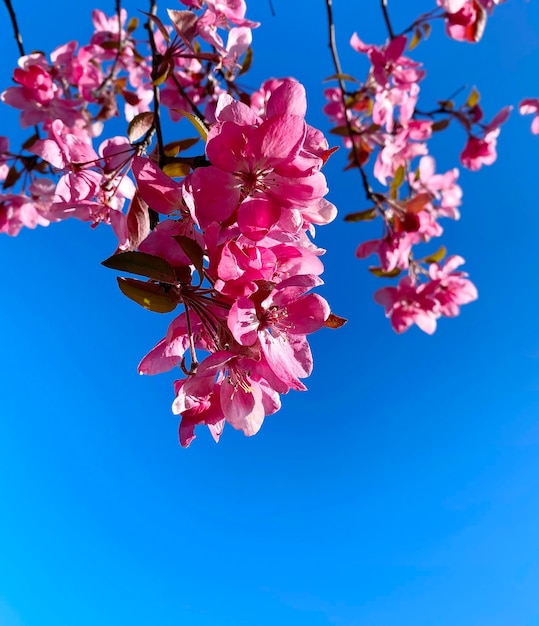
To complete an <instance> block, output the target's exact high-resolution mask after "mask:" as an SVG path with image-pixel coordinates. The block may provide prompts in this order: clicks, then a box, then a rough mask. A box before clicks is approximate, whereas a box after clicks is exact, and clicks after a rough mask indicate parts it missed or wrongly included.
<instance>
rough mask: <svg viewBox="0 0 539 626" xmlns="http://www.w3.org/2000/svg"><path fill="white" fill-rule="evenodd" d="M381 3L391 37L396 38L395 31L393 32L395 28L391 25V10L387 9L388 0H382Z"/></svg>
mask: <svg viewBox="0 0 539 626" xmlns="http://www.w3.org/2000/svg"><path fill="white" fill-rule="evenodd" d="M380 4H381V6H382V13H383V14H384V22H385V23H386V28H387V32H388V33H389V38H390V39H395V33H394V32H393V28H392V27H391V20H390V19H389V12H388V10H387V0H380Z"/></svg>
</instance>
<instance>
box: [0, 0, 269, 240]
mask: <svg viewBox="0 0 539 626" xmlns="http://www.w3.org/2000/svg"><path fill="white" fill-rule="evenodd" d="M184 4H187V5H188V6H189V7H191V10H189V11H169V16H170V18H171V21H172V25H171V26H166V27H165V26H164V25H163V24H162V23H161V21H160V20H159V19H158V18H157V17H155V16H149V19H150V20H151V22H152V24H154V25H155V26H156V29H155V32H153V34H152V38H153V41H154V47H155V50H156V54H155V55H152V54H151V46H150V47H149V48H148V49H147V50H144V51H142V52H141V51H139V50H138V49H137V40H136V39H135V35H134V31H135V29H136V27H137V20H131V21H130V22H129V23H128V24H126V23H127V15H126V12H125V10H123V9H122V10H121V11H120V13H119V15H114V16H112V17H107V16H106V15H105V14H104V13H102V12H101V11H98V10H94V11H93V13H92V22H93V26H94V33H93V35H92V37H91V39H90V42H89V43H88V44H87V45H84V46H80V47H79V46H78V44H77V42H76V41H70V42H68V43H66V44H65V45H63V46H60V47H58V48H56V49H55V50H54V51H53V52H52V54H51V55H50V60H48V59H47V58H46V56H45V55H44V54H43V53H33V54H30V55H26V56H23V57H21V58H20V60H19V67H18V68H17V69H16V70H15V71H14V74H13V79H14V82H15V86H12V87H8V88H7V89H5V90H4V91H3V92H2V93H1V95H0V99H1V100H2V101H3V102H4V103H6V104H8V105H10V106H12V107H14V108H16V109H19V110H20V111H21V114H20V124H21V126H22V128H28V127H32V126H33V127H34V128H35V134H34V135H33V136H32V137H31V138H30V139H29V140H28V141H27V142H26V144H25V149H26V150H27V151H28V152H30V153H31V155H30V156H28V155H27V154H25V153H24V152H20V153H15V152H10V151H9V149H8V143H7V139H6V138H1V139H0V181H3V182H4V184H3V188H4V191H7V190H9V192H7V193H3V194H0V232H2V233H6V234H10V235H17V234H18V233H19V231H20V229H21V228H22V227H23V226H25V227H29V228H34V227H35V226H36V225H43V226H46V225H48V224H49V223H50V222H54V221H58V220H61V219H65V218H67V217H76V218H78V219H81V220H84V221H89V222H90V223H91V224H92V225H93V226H95V225H97V224H99V223H106V224H110V225H112V227H113V229H114V231H115V233H116V235H117V236H118V240H119V246H120V249H130V248H133V247H136V243H137V242H138V241H139V240H140V238H141V233H138V232H137V234H136V235H135V234H134V233H133V232H132V233H131V234H129V232H128V231H129V227H128V216H127V215H125V213H123V211H122V209H123V207H124V205H125V200H126V199H127V200H130V199H132V198H133V195H134V189H135V188H134V185H133V182H132V181H131V180H130V179H129V178H128V177H127V176H126V173H127V171H128V169H129V163H130V160H131V158H132V156H133V154H135V153H136V152H137V151H139V150H140V149H142V148H135V147H132V145H131V144H132V143H133V142H132V141H131V142H130V141H128V139H127V138H122V137H113V138H111V139H108V140H106V141H105V142H103V143H102V145H101V147H100V148H99V151H98V153H97V152H96V151H95V150H94V148H93V147H92V140H93V138H94V137H96V136H98V135H100V134H101V133H102V131H103V127H104V124H105V123H106V122H107V121H108V120H110V119H112V118H114V117H117V116H118V115H119V109H120V107H121V106H122V105H121V104H120V101H123V109H124V114H125V118H126V119H127V121H133V120H135V118H138V117H139V116H140V115H141V114H145V113H148V114H149V115H151V114H150V113H149V111H150V106H151V104H152V102H153V98H154V90H155V89H156V85H155V84H156V83H158V84H160V87H159V89H160V96H161V97H160V100H161V106H163V107H166V108H168V110H169V113H170V116H171V117H172V119H175V120H177V119H179V118H180V117H181V112H189V113H190V112H192V111H193V107H195V108H196V107H197V106H201V107H206V109H207V115H208V118H209V119H210V120H211V119H214V109H215V106H216V101H217V97H218V96H219V94H222V93H225V92H226V89H225V88H223V87H221V82H224V83H225V85H226V86H227V87H228V88H230V89H232V88H233V85H234V71H235V70H236V69H237V67H238V60H239V58H240V56H241V55H243V54H244V53H245V52H246V50H247V48H248V46H249V44H250V42H251V28H253V27H255V26H257V24H256V23H255V22H251V21H249V20H247V19H246V18H245V3H244V2H238V1H237V0H226V1H223V2H216V1H215V0H209V1H208V2H202V1H196V2H193V1H191V2H185V3H184ZM195 10H197V11H198V10H200V13H199V14H198V15H197V14H196V13H195V12H194V11H195ZM223 29H225V30H227V31H228V41H227V43H226V45H225V44H223V42H222V39H221V38H220V35H219V30H223ZM171 32H173V33H174V38H171V36H170V33H171ZM197 38H198V39H200V40H201V41H202V42H203V43H204V42H207V43H209V44H210V45H211V46H212V47H213V51H212V52H211V53H209V52H201V51H200V50H201V46H200V43H199V41H198V39H197ZM157 55H158V56H159V58H160V62H159V63H155V64H154V62H153V57H154V56H155V57H156V58H157ZM201 61H205V66H203V65H202V64H201ZM223 67H225V68H228V69H227V70H226V72H227V73H226V74H224V75H223V80H222V81H221V80H220V79H219V78H218V76H217V74H216V70H217V69H219V68H223ZM237 91H238V92H239V93H241V90H237ZM152 119H153V118H152ZM135 121H136V120H135ZM40 129H42V130H43V131H44V132H45V134H46V139H41V138H40ZM155 129H156V127H155V124H154V123H151V122H150V123H149V124H148V125H147V127H146V128H145V131H146V133H145V134H144V133H143V134H139V135H138V136H137V138H138V139H140V140H141V142H140V143H141V145H142V144H145V143H151V139H152V137H153V134H154V133H155ZM130 138H131V137H130ZM32 155H34V156H32ZM36 156H37V157H39V159H36V158H35V157H36ZM43 175H45V176H43ZM51 178H52V180H51ZM55 178H58V180H57V183H56V184H55V183H54V179H55ZM18 182H20V183H22V184H21V187H22V188H21V189H19V190H18V191H17V192H14V191H13V189H12V188H13V187H14V186H15V184H16V183H18ZM131 221H132V222H133V223H132V230H135V231H139V230H140V228H139V227H140V220H137V219H136V218H134V217H133V219H132V220H131Z"/></svg>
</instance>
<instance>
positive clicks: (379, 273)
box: [369, 267, 401, 278]
mask: <svg viewBox="0 0 539 626" xmlns="http://www.w3.org/2000/svg"><path fill="white" fill-rule="evenodd" d="M369 272H370V273H371V274H373V275H374V276H378V278H395V276H398V275H399V274H400V273H401V271H400V269H399V268H398V267H396V268H395V269H393V270H391V271H390V272H386V271H384V270H383V269H382V268H381V267H369Z"/></svg>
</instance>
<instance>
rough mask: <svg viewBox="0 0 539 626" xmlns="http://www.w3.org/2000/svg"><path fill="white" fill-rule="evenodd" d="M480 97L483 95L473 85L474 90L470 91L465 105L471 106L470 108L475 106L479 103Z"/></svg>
mask: <svg viewBox="0 0 539 626" xmlns="http://www.w3.org/2000/svg"><path fill="white" fill-rule="evenodd" d="M480 97H481V95H480V94H479V92H478V91H477V89H476V88H475V87H472V90H471V91H470V95H469V96H468V98H467V99H466V103H465V105H464V106H467V107H470V109H471V108H473V107H474V106H476V105H477V104H478V103H479V99H480Z"/></svg>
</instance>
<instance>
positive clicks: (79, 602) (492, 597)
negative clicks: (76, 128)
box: [0, 0, 539, 626]
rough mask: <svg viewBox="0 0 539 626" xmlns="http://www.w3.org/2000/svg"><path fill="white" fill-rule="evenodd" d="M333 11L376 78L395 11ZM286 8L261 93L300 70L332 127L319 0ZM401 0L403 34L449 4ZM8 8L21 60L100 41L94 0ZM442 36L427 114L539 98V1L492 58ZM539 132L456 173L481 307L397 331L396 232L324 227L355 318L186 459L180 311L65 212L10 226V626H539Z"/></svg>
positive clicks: (1, 582)
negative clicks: (382, 259)
mask: <svg viewBox="0 0 539 626" xmlns="http://www.w3.org/2000/svg"><path fill="white" fill-rule="evenodd" d="M334 3H335V13H336V21H337V29H338V38H339V43H340V49H341V55H342V61H343V66H344V69H345V71H347V72H350V73H357V74H358V76H360V77H361V76H362V74H363V72H364V70H365V66H364V64H363V63H362V60H361V59H360V57H359V56H358V55H357V54H356V53H354V52H353V51H352V50H349V49H348V47H347V42H348V39H349V37H350V35H351V34H352V32H353V31H354V30H357V32H358V34H359V36H360V37H361V38H362V39H364V40H365V41H367V42H380V41H381V40H382V38H383V36H384V35H383V34H384V30H383V22H382V19H381V15H380V13H379V10H378V3H377V2H374V1H373V2H370V3H350V2H346V1H345V0H334ZM273 4H274V6H275V9H276V13H277V16H276V17H271V15H270V10H269V4H268V2H266V1H265V0H253V1H252V2H251V5H250V9H249V12H248V15H249V17H250V18H251V19H257V20H260V21H261V22H262V27H261V28H260V29H258V30H257V31H256V32H255V33H254V37H255V39H254V50H255V58H254V69H253V71H252V72H251V73H250V74H249V75H248V76H246V78H245V81H246V83H247V84H249V85H250V86H252V87H256V86H257V85H258V84H259V82H260V81H261V80H263V79H265V78H267V77H269V76H285V75H292V76H295V77H296V78H298V79H299V80H301V81H302V82H304V83H305V84H306V85H307V89H308V93H309V113H308V120H309V121H310V123H311V124H313V125H315V126H318V127H321V128H325V129H327V124H326V122H325V120H324V118H323V116H322V114H321V107H322V105H323V97H322V95H321V88H322V84H321V81H322V79H324V78H325V77H326V76H328V75H330V74H331V73H332V72H333V69H332V66H331V61H330V57H329V51H328V48H327V36H326V26H325V8H324V2H323V0H317V2H314V0H313V1H310V0H309V1H307V0H301V1H297V2H284V0H273ZM352 4H354V11H352V10H351V5H352ZM367 4H368V7H366V6H365V5H367ZM389 4H390V9H391V11H392V15H393V19H394V23H395V28H396V29H397V30H398V29H399V27H403V26H405V25H407V23H408V22H409V21H410V18H411V17H413V16H415V15H416V14H417V13H419V12H420V11H422V10H428V9H430V8H431V7H432V6H433V5H434V0H433V1H432V2H430V1H428V0H421V1H420V0H413V1H412V0H410V1H409V2H406V3H403V2H397V1H395V2H391V1H390V3H389ZM391 5H395V7H393V6H391ZM404 5H405V6H406V12H407V13H406V15H404V14H403V13H401V11H402V10H403V6H404ZM126 6H127V8H128V9H129V12H130V15H131V14H133V13H134V12H135V11H134V9H135V8H136V7H137V6H138V5H137V4H136V3H135V2H129V4H127V5H126ZM169 6H170V7H172V8H177V4H175V3H174V2H170V3H169ZM15 8H16V10H17V12H18V14H19V19H20V22H21V28H22V31H23V34H24V37H25V45H26V46H27V49H42V50H45V51H47V52H49V51H50V50H52V48H53V47H55V46H56V45H59V44H61V43H64V42H65V41H67V40H69V39H77V40H78V41H79V42H80V43H85V42H86V41H87V39H88V38H89V36H90V33H91V24H90V20H89V17H90V10H91V8H93V5H92V4H91V3H89V2H87V1H86V0H85V1H81V2H77V3H69V4H68V3H67V2H65V1H60V0H49V1H48V2H46V3H44V2H37V1H36V0H24V1H21V2H17V0H15ZM100 8H102V9H103V10H105V11H106V12H108V13H112V12H113V10H114V3H113V2H112V1H110V2H108V3H105V4H102V5H100ZM142 8H144V9H146V7H145V6H143V7H142ZM165 8H166V5H165V4H163V5H162V6H161V9H165ZM2 24H3V32H4V35H3V37H2V38H0V50H1V53H2V60H3V61H2V67H1V71H0V76H1V78H2V81H1V82H2V84H3V85H6V86H7V85H8V84H9V80H10V76H11V71H12V68H13V66H14V65H15V62H16V49H15V42H14V40H13V39H12V36H11V31H10V29H9V28H8V22H7V17H5V13H4V20H3V21H2ZM436 26H437V28H435V29H434V33H433V36H432V38H431V41H430V42H429V43H427V44H426V45H421V46H419V47H418V48H417V49H416V51H415V53H414V54H413V57H414V58H416V59H418V60H426V61H427V70H428V72H429V74H428V77H427V79H426V80H425V82H424V85H423V94H424V97H425V99H426V100H425V102H426V103H433V102H434V101H435V100H436V99H441V98H444V97H447V96H448V95H449V94H451V93H452V92H454V91H455V90H457V89H458V88H459V87H461V86H462V85H468V86H469V87H471V86H472V85H474V84H475V85H476V86H477V87H478V89H479V90H480V92H481V94H482V97H483V104H484V106H485V109H486V112H487V116H492V115H493V114H494V113H495V112H497V111H498V110H499V109H500V108H501V107H502V106H503V105H505V104H508V103H513V104H517V103H518V101H519V100H520V99H522V98H523V97H526V96H539V78H538V75H537V67H538V66H539V7H538V6H537V3H527V2H523V1H522V0H509V1H508V2H507V4H504V5H502V6H500V7H499V8H498V9H497V11H496V13H495V15H494V16H493V18H492V19H491V20H490V21H489V23H488V26H487V31H486V34H485V37H484V41H483V42H482V43H481V44H480V45H478V46H470V45H466V44H457V43H455V42H451V41H449V40H447V39H446V38H445V36H443V35H442V28H441V24H438V25H436ZM17 119H18V115H17V113H16V112H12V111H10V110H7V109H5V110H3V111H2V122H1V128H0V134H8V135H10V136H12V137H15V138H16V137H21V135H20V131H18V130H17ZM530 123H531V118H521V117H519V116H518V115H517V114H515V113H514V114H513V115H512V117H511V118H510V120H509V121H508V122H507V123H506V125H505V126H504V127H503V130H502V134H501V137H500V140H499V154H500V156H499V160H498V161H497V163H496V164H495V165H494V166H492V167H490V168H484V169H482V170H481V171H480V172H479V173H475V174H472V173H469V172H463V173H462V174H461V183H462V187H463V190H464V205H463V207H462V219H461V221H460V222H459V223H456V224H453V223H449V222H446V223H445V224H444V225H445V227H446V236H445V243H446V245H447V247H448V248H449V249H450V251H451V252H454V253H459V254H462V256H464V257H465V258H466V261H467V266H466V268H467V269H468V271H469V272H470V273H471V275H472V278H473V279H474V281H475V283H476V284H477V286H478V288H479V292H480V299H479V301H478V302H476V303H474V304H471V305H467V306H465V307H463V311H462V314H461V316H460V317H459V318H457V319H454V320H442V321H441V322H440V324H439V328H438V331H437V333H436V334H435V335H434V336H433V337H428V336H426V335H424V334H422V333H421V332H420V331H418V330H417V329H412V330H411V331H410V332H408V333H407V334H405V335H403V336H396V335H395V334H394V333H393V331H392V330H391V328H390V325H389V323H388V321H387V320H386V319H385V318H384V316H383V311H382V309H381V307H379V306H378V305H377V304H375V303H374V302H373V300H372V292H373V291H374V289H375V288H377V287H379V286H381V281H380V280H379V279H374V278H372V277H370V276H368V272H367V271H366V266H367V263H366V262H361V261H357V260H355V259H354V250H355V247H356V245H357V243H358V242H359V241H361V240H364V239H367V238H370V237H371V236H373V235H374V236H375V235H376V233H377V232H378V231H377V227H374V230H373V231H371V225H364V224H353V225H350V224H348V225H347V224H344V223H343V222H342V221H341V220H340V219H339V220H337V221H336V222H335V223H334V224H332V225H330V226H328V227H325V228H323V229H320V231H319V233H318V238H317V242H318V243H319V245H321V246H323V247H326V248H327V249H328V254H327V255H326V257H325V263H326V267H327V269H326V273H325V276H324V277H325V280H326V286H325V287H324V288H323V293H324V294H325V295H326V296H327V297H328V299H329V300H330V302H331V304H332V307H333V309H334V311H335V312H336V313H338V314H340V315H343V316H345V317H348V318H349V320H350V321H349V323H348V324H347V326H346V327H344V328H343V329H341V330H339V331H338V332H336V331H333V332H332V331H329V330H323V331H321V332H320V333H318V334H317V335H316V336H315V337H313V340H312V345H313V352H314V356H315V373H314V375H313V376H312V377H311V378H310V379H309V380H308V381H307V384H308V386H309V388H310V390H309V392H308V393H304V394H300V393H290V394H288V396H286V397H285V398H284V403H283V405H284V406H283V409H282V410H281V411H280V412H279V413H278V414H276V415H274V416H271V417H269V418H267V420H266V423H265V424H264V426H263V428H262V430H261V432H260V433H259V434H258V435H257V436H256V437H254V438H251V439H247V438H244V437H243V435H241V434H239V433H237V432H235V431H233V429H231V428H227V429H226V431H225V434H224V436H223V437H222V439H221V442H220V443H219V445H215V444H214V443H213V441H212V440H211V438H210V436H209V434H208V433H207V432H205V431H204V432H200V433H199V436H198V438H197V440H196V441H195V442H194V443H193V444H192V446H191V447H190V448H189V449H188V450H182V449H181V448H180V447H179V445H178V442H177V418H176V417H175V416H173V415H172V414H171V412H170V405H171V402H172V400H173V393H172V387H171V382H172V380H173V378H174V376H173V375H170V376H158V377H154V378H145V377H144V378H143V377H140V376H138V374H137V373H136V365H137V363H138V361H139V359H140V358H141V357H142V356H143V355H144V354H145V352H146V351H147V350H148V349H149V348H151V347H152V346H153V345H154V343H155V342H156V341H157V340H158V339H160V338H161V337H162V336H163V334H164V331H165V328H166V326H167V323H168V322H167V318H166V317H162V316H159V315H156V314H151V313H148V312H146V311H144V310H142V309H141V308H139V307H137V306H136V305H135V304H133V303H132V302H131V301H128V300H127V299H126V298H124V297H123V296H122V295H121V294H120V292H119V291H118V289H117V287H116V280H115V275H114V272H112V271H111V270H107V269H105V268H103V267H101V266H100V261H102V260H103V259H104V258H106V257H107V256H109V255H110V254H111V252H112V251H113V249H114V238H113V236H112V234H111V233H110V232H108V231H107V230H106V229H105V228H98V229H97V230H96V231H91V230H90V228H89V227H88V226H87V225H85V224H81V223H78V222H70V221H68V222H64V223H61V224H57V225H53V226H51V227H50V228H46V229H44V228H41V229H38V230H35V231H28V230H27V231H23V232H21V234H20V236H19V237H17V238H14V239H12V238H8V237H6V236H4V237H3V238H2V240H1V241H0V264H1V267H2V270H1V272H2V283H1V285H2V302H3V304H2V307H1V309H0V316H1V322H0V337H1V345H2V361H1V367H2V374H1V381H2V383H1V384H2V387H1V389H2V395H1V397H2V400H1V410H0V413H1V419H0V626H95V625H96V624H99V625H100V626H123V624H126V625H129V626H148V625H152V626H153V625H154V624H155V625H158V626H184V625H185V626H275V625H276V624H286V625H288V624H290V625H291V626H292V625H293V626H456V625H459V626H539V591H538V590H539V331H538V323H537V309H538V307H537V305H538V302H539V272H538V269H537V268H538V262H537V249H538V245H539V206H538V202H537V182H538V176H537V170H538V165H539V137H533V136H532V135H531V134H530V132H529V125H530ZM463 143H464V137H463V135H462V134H460V133H459V132H458V131H457V129H454V130H453V131H452V132H448V133H442V134H441V136H440V138H439V140H438V141H437V143H436V144H434V145H433V153H434V155H435V156H436V158H437V161H438V163H439V167H440V170H442V171H443V170H444V169H447V168H449V167H453V166H454V165H455V164H456V161H457V157H458V153H459V152H460V150H461V148H462V146H463ZM344 156H345V155H344V151H343V150H341V151H340V152H338V153H337V154H336V155H335V156H334V157H332V159H331V161H330V163H329V164H328V167H327V169H326V174H327V176H328V180H329V185H330V188H331V192H330V196H329V197H330V199H331V200H332V201H333V202H334V203H335V204H337V206H338V207H339V208H340V211H341V214H342V215H344V214H346V213H348V212H351V211H354V210H360V209H362V208H365V205H364V199H363V193H362V191H361V189H360V187H359V179H358V176H357V175H356V174H355V173H353V172H349V173H345V174H343V173H342V168H343V164H344Z"/></svg>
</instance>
